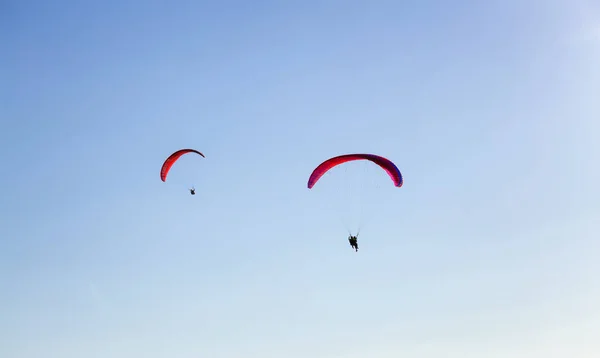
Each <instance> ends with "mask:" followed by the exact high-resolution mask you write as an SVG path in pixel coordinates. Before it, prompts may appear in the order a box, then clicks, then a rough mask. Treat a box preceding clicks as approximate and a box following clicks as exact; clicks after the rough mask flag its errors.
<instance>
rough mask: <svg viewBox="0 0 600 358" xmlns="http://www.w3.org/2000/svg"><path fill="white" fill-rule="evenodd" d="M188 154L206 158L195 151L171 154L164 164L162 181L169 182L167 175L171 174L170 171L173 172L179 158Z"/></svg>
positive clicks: (189, 150) (161, 175)
mask: <svg viewBox="0 0 600 358" xmlns="http://www.w3.org/2000/svg"><path fill="white" fill-rule="evenodd" d="M187 153H196V154H199V155H201V156H202V157H203V158H204V154H202V153H200V152H199V151H197V150H195V149H180V150H178V151H176V152H175V153H173V154H171V155H170V156H169V157H168V158H167V159H166V160H165V162H164V163H163V165H162V168H160V180H162V181H165V180H167V174H169V170H171V167H172V166H173V164H174V163H175V162H176V161H177V159H179V157H181V156H182V155H184V154H187Z"/></svg>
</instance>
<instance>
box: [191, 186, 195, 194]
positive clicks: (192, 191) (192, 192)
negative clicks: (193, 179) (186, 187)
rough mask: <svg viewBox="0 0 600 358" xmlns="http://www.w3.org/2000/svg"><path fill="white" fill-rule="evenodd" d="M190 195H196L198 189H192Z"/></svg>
mask: <svg viewBox="0 0 600 358" xmlns="http://www.w3.org/2000/svg"><path fill="white" fill-rule="evenodd" d="M190 194H192V195H196V189H195V188H194V187H192V188H191V189H190Z"/></svg>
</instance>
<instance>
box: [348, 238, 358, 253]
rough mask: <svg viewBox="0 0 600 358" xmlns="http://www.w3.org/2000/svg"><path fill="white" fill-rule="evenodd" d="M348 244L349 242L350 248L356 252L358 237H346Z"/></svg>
mask: <svg viewBox="0 0 600 358" xmlns="http://www.w3.org/2000/svg"><path fill="white" fill-rule="evenodd" d="M348 242H350V246H351V247H352V248H353V249H354V250H355V251H356V252H358V237H357V236H353V235H350V236H348Z"/></svg>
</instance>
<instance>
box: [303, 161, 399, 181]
mask: <svg viewBox="0 0 600 358" xmlns="http://www.w3.org/2000/svg"><path fill="white" fill-rule="evenodd" d="M353 160H369V161H371V162H373V163H375V164H377V165H379V166H380V167H381V168H382V169H384V170H385V171H386V172H387V173H388V175H389V176H390V178H392V180H393V181H394V185H395V186H396V187H398V188H399V187H401V186H402V184H403V179H402V174H401V173H400V170H399V169H398V167H396V165H395V164H394V163H392V161H391V160H389V159H387V158H384V157H381V156H379V155H375V154H344V155H340V156H337V157H333V158H330V159H327V160H326V161H324V162H323V163H321V164H319V166H318V167H317V168H316V169H315V170H314V171H313V172H312V174H311V175H310V178H308V188H309V189H310V188H312V187H313V186H314V185H315V184H316V182H317V181H318V180H319V179H320V178H321V177H322V176H323V174H325V173H326V172H327V171H328V170H329V169H331V168H333V167H335V166H336V165H340V164H342V163H346V162H350V161H353Z"/></svg>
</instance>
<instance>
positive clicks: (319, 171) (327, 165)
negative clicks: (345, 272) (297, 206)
mask: <svg viewBox="0 0 600 358" xmlns="http://www.w3.org/2000/svg"><path fill="white" fill-rule="evenodd" d="M356 160H368V161H370V162H373V163H375V164H376V165H378V166H379V167H380V168H381V169H383V170H384V171H385V172H386V173H387V174H388V176H389V177H390V178H391V179H392V183H393V184H394V186H395V187H397V188H400V187H402V185H403V183H404V180H403V178H402V174H401V173H400V170H399V169H398V167H397V166H396V165H395V164H394V163H393V162H392V161H391V160H389V159H387V158H384V157H382V156H379V155H375V154H344V155H339V156H336V157H333V158H330V159H327V160H326V161H324V162H323V163H321V164H319V165H318V166H317V167H316V168H315V169H314V170H313V172H312V173H311V175H310V177H309V178H308V184H307V186H308V188H309V189H312V188H313V186H314V185H315V184H316V183H317V182H318V181H319V179H320V178H321V177H322V176H323V175H324V174H325V173H326V172H327V171H329V170H330V169H332V168H333V167H336V166H338V165H340V164H343V163H346V162H350V161H356ZM348 231H350V230H348ZM359 231H360V229H359ZM348 242H349V243H350V246H351V247H352V248H353V249H354V250H355V251H356V252H358V234H356V235H352V233H351V232H350V236H348Z"/></svg>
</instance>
